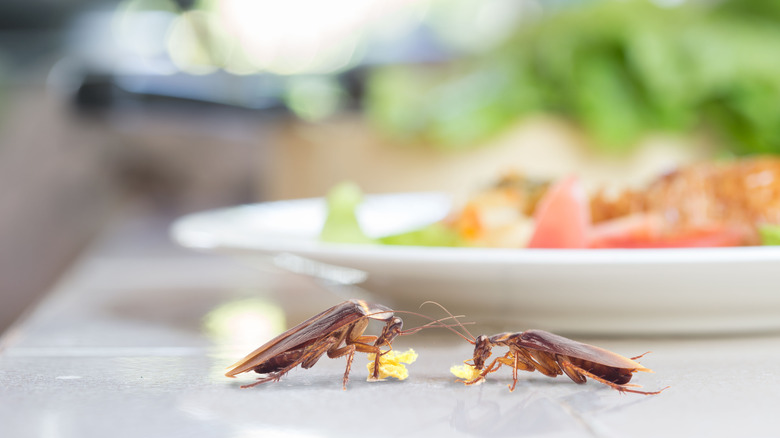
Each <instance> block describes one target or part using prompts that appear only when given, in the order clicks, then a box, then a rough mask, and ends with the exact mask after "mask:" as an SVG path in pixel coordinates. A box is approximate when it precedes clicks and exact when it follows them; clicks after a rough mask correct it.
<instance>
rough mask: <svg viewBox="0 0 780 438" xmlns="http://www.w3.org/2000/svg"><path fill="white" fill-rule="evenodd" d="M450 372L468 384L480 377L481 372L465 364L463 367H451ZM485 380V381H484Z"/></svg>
mask: <svg viewBox="0 0 780 438" xmlns="http://www.w3.org/2000/svg"><path fill="white" fill-rule="evenodd" d="M450 372H451V373H452V374H454V375H455V377H458V378H460V379H462V380H464V381H466V382H470V381H472V380H474V379H476V378H477V377H479V370H478V369H476V368H475V367H473V366H471V365H469V364H466V363H464V364H463V365H453V366H451V367H450ZM482 380H484V379H482Z"/></svg>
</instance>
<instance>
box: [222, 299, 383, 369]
mask: <svg viewBox="0 0 780 438" xmlns="http://www.w3.org/2000/svg"><path fill="white" fill-rule="evenodd" d="M365 317H368V318H372V319H379V320H388V319H390V318H392V317H393V311H392V309H390V308H388V307H385V306H382V305H379V304H370V303H367V302H365V301H362V300H349V301H344V302H343V303H341V304H337V305H335V306H333V307H331V308H330V309H327V310H325V311H323V312H321V313H319V314H317V315H314V316H312V317H311V318H309V319H307V320H306V321H304V322H302V323H300V324H298V325H297V326H295V327H293V328H291V329H290V330H287V331H286V332H284V333H282V334H280V335H279V336H277V337H275V338H273V339H271V340H270V341H268V342H266V343H265V344H264V345H262V346H261V347H260V348H258V349H257V350H255V351H253V352H251V353H249V354H248V355H247V356H246V357H244V358H243V359H241V360H239V361H238V362H236V363H234V364H233V365H231V366H230V367H228V372H227V373H225V375H226V376H228V377H234V376H236V375H237V374H241V373H245V372H247V371H251V370H253V369H254V368H255V367H257V366H258V365H260V364H262V363H263V362H265V361H267V360H268V359H269V358H271V357H274V356H276V355H278V354H281V353H284V352H286V351H290V350H297V349H299V348H302V347H305V346H306V345H308V344H311V343H314V342H315V341H317V340H318V339H321V338H323V337H325V336H328V335H329V334H331V333H333V332H335V331H337V330H339V329H341V328H343V327H345V326H347V325H349V324H352V323H354V322H355V321H357V320H359V319H361V318H365Z"/></svg>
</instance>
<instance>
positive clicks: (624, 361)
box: [445, 309, 668, 395]
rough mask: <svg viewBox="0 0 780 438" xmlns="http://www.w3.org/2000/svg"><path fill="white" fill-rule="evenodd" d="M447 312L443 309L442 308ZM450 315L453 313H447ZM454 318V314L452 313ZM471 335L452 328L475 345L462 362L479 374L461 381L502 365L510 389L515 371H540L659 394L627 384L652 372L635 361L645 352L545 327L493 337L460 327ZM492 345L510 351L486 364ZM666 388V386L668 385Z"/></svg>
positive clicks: (482, 377)
mask: <svg viewBox="0 0 780 438" xmlns="http://www.w3.org/2000/svg"><path fill="white" fill-rule="evenodd" d="M445 311H446V309H445ZM450 316H452V315H450ZM452 318H453V319H455V320H456V321H457V317H454V316H452ZM462 328H463V330H464V331H465V332H466V333H467V334H468V335H469V336H470V337H471V339H469V338H468V337H466V336H465V335H463V334H462V333H460V332H457V331H455V330H453V331H455V332H456V333H457V334H458V335H460V336H461V337H462V338H463V339H465V340H466V341H468V342H469V343H471V344H472V345H474V357H473V358H472V359H471V361H472V363H470V364H469V363H468V361H465V362H464V363H466V364H467V365H471V366H473V367H474V368H476V369H477V370H479V375H478V376H477V377H475V378H473V379H471V380H460V381H461V382H463V383H465V384H466V385H473V384H475V383H479V382H481V381H483V380H485V376H487V375H488V374H490V373H492V372H495V371H497V370H498V369H499V368H501V366H502V365H507V366H509V367H511V368H512V384H511V385H509V390H510V391H514V390H515V386H516V385H517V370H523V371H530V372H533V371H539V372H540V373H542V374H544V375H545V376H548V377H557V376H560V375H561V374H566V375H567V376H568V377H569V378H570V379H571V380H573V381H574V382H575V383H578V384H583V383H585V381H586V380H587V379H588V378H590V379H593V380H595V381H597V382H601V383H603V384H605V385H607V386H609V387H611V388H614V389H616V390H618V391H620V392H633V393H636V394H645V395H651V394H659V393H660V392H661V391H663V390H664V389H666V388H663V389H661V390H659V391H639V390H637V389H632V388H636V387H639V385H633V384H629V383H628V382H629V381H631V377H633V374H634V373H635V372H637V371H643V372H652V370H650V369H648V368H645V367H643V366H642V365H640V364H639V363H638V362H635V361H636V360H637V359H639V358H640V357H642V356H644V355H645V354H647V353H644V354H641V355H639V356H636V357H632V358H627V357H623V356H621V355H619V354H617V353H613V352H611V351H609V350H605V349H603V348H600V347H596V346H594V345H589V344H583V343H582V342H577V341H574V340H571V339H569V338H565V337H563V336H559V335H556V334H553V333H550V332H546V331H544V330H527V331H524V332H520V333H500V334H497V335H493V336H485V335H480V336H479V337H477V338H476V339H475V338H474V336H473V335H472V334H471V333H469V331H468V330H467V329H466V328H465V327H462ZM494 346H502V347H508V348H509V351H507V352H506V354H504V355H503V356H501V357H497V358H495V359H493V361H492V362H490V364H488V365H486V362H487V360H488V358H489V357H490V355H491V350H492V349H493V347H494ZM667 388H668V387H667Z"/></svg>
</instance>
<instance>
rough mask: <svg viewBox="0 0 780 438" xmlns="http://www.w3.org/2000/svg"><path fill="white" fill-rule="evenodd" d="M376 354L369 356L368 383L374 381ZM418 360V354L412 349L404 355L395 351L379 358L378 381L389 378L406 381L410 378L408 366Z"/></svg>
mask: <svg viewBox="0 0 780 438" xmlns="http://www.w3.org/2000/svg"><path fill="white" fill-rule="evenodd" d="M375 356H376V355H375V354H372V353H369V354H368V365H367V366H366V368H368V379H367V380H368V381H369V382H370V381H373V380H374V379H372V378H371V376H372V375H373V374H374V358H375ZM415 360H417V353H415V351H414V350H412V349H411V348H410V349H409V350H406V351H405V352H403V353H399V352H396V351H394V350H391V351H388V352H387V353H385V354H383V355H381V356H380V357H379V375H378V377H379V378H378V379H377V380H384V379H386V378H388V377H394V378H396V379H398V380H404V379H406V378H407V377H409V370H407V369H406V365H404V364H410V363H412V362H414V361H415Z"/></svg>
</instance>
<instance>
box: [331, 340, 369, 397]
mask: <svg viewBox="0 0 780 438" xmlns="http://www.w3.org/2000/svg"><path fill="white" fill-rule="evenodd" d="M375 340H376V336H358V337H356V338H354V339H350V340H349V341H348V344H347V345H345V346H343V347H341V348H331V349H329V350H328V357H329V358H331V359H336V358H338V357H341V356H344V355H348V356H347V368H346V369H345V370H344V380H343V385H342V388H343V389H347V382H349V372H350V370H351V369H352V360H353V359H354V358H355V352H356V351H359V352H362V353H376V355H377V358H378V357H379V354H380V353H381V350H380V349H379V347H374V346H373V345H370V343H371V342H374V341H375ZM378 371H379V369H378V367H377V368H374V375H375V376H374V377H376V376H377V373H378Z"/></svg>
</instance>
